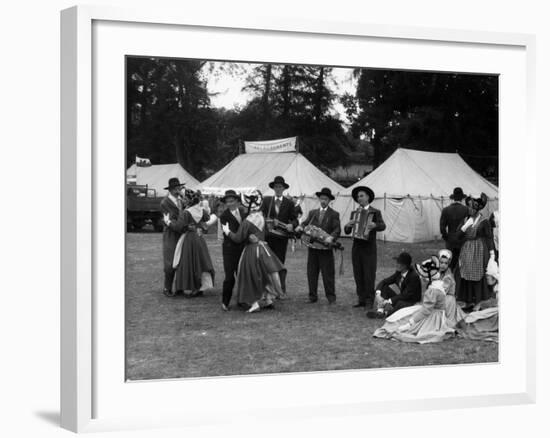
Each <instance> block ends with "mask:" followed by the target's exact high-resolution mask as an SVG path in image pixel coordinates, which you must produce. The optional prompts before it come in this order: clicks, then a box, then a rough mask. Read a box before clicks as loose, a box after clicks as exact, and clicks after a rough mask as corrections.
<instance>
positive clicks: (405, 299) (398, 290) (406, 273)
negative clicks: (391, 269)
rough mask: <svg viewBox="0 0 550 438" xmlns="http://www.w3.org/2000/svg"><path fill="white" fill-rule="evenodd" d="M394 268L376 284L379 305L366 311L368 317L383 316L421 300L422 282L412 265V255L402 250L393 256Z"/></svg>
mask: <svg viewBox="0 0 550 438" xmlns="http://www.w3.org/2000/svg"><path fill="white" fill-rule="evenodd" d="M394 260H395V264H396V270H395V273H394V274H393V275H390V276H389V277H388V278H384V279H383V280H382V281H381V282H380V283H378V286H376V298H377V301H378V302H379V306H378V308H377V309H376V310H370V311H368V312H367V317H369V318H384V317H386V316H388V315H391V314H392V313H393V312H396V311H397V310H399V309H402V308H404V307H408V306H413V305H415V304H416V303H418V302H419V301H421V300H422V283H421V282H420V277H419V276H418V274H417V272H416V271H415V269H414V267H413V266H412V257H411V255H410V254H409V253H408V252H402V253H401V254H399V255H398V256H397V257H394Z"/></svg>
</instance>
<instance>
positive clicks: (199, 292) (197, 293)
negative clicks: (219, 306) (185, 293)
mask: <svg viewBox="0 0 550 438" xmlns="http://www.w3.org/2000/svg"><path fill="white" fill-rule="evenodd" d="M203 295H204V292H203V291H202V290H195V291H193V292H191V294H190V295H189V297H190V298H196V297H202V296H203Z"/></svg>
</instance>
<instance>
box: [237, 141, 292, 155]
mask: <svg viewBox="0 0 550 438" xmlns="http://www.w3.org/2000/svg"><path fill="white" fill-rule="evenodd" d="M244 149H245V152H246V153H247V154H257V153H266V152H294V151H296V137H289V138H282V139H280V140H269V141H245V142H244Z"/></svg>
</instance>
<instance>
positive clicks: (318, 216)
mask: <svg viewBox="0 0 550 438" xmlns="http://www.w3.org/2000/svg"><path fill="white" fill-rule="evenodd" d="M316 195H317V197H318V198H319V204H320V206H319V208H317V209H314V210H310V212H309V213H308V216H307V218H306V220H305V221H304V222H302V224H301V225H300V226H299V227H298V228H297V230H301V229H303V228H305V227H306V226H307V225H315V226H317V227H319V228H321V229H322V230H324V231H326V232H327V233H328V234H330V237H329V238H328V241H329V242H332V241H334V240H335V239H337V238H338V237H339V236H340V231H341V230H340V214H339V213H338V212H337V211H335V210H333V209H332V208H330V207H329V202H330V201H332V200H334V196H333V195H332V192H331V191H330V189H329V188H326V187H325V188H323V189H321V191H320V192H317V193H316ZM319 272H321V275H322V276H323V286H324V288H325V295H326V297H327V300H328V302H329V304H332V303H334V302H335V301H336V292H335V280H334V275H335V274H334V251H333V250H332V248H329V247H327V248H325V249H316V248H308V251H307V279H308V285H309V302H310V303H315V302H317V299H318V297H317V286H318V283H319Z"/></svg>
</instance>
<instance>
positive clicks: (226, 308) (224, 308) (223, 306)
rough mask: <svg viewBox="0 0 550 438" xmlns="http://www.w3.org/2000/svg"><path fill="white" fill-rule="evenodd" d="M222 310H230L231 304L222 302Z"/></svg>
mask: <svg viewBox="0 0 550 438" xmlns="http://www.w3.org/2000/svg"><path fill="white" fill-rule="evenodd" d="M222 310H223V311H224V312H229V306H226V305H225V304H224V303H222Z"/></svg>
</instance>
